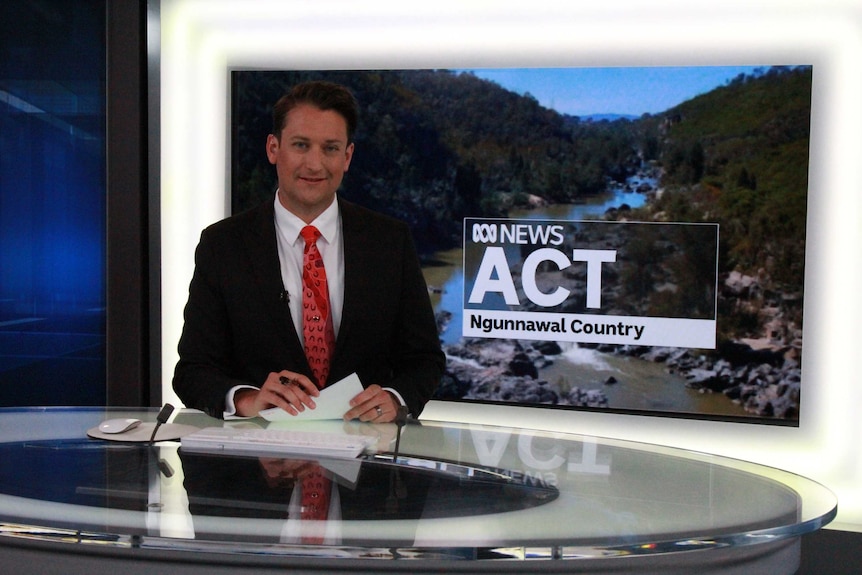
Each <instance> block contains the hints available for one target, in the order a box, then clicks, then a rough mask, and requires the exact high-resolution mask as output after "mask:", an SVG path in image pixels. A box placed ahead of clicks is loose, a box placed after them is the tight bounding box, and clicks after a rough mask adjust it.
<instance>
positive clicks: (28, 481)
mask: <svg viewBox="0 0 862 575" xmlns="http://www.w3.org/2000/svg"><path fill="white" fill-rule="evenodd" d="M114 417H136V418H140V419H143V420H144V421H145V422H153V421H155V417H156V410H145V411H129V410H117V409H105V408H45V409H38V408H32V409H0V462H2V463H0V553H2V556H3V564H4V565H5V567H6V568H13V569H14V571H10V572H17V573H27V572H38V573H41V574H46V573H78V572H80V573H95V572H107V571H108V569H111V570H116V571H120V570H122V572H123V573H124V575H130V574H136V573H147V574H148V575H150V574H152V573H153V572H158V573H164V572H170V573H208V574H213V573H236V572H238V571H239V572H243V571H245V570H248V572H254V573H270V572H272V573H275V572H276V571H278V572H281V573H283V572H285V571H287V572H291V573H329V572H333V571H338V572H346V573H393V572H398V571H403V572H409V573H423V572H428V573H470V572H479V573H526V572H540V573H563V572H566V573H640V574H643V573H656V574H658V573H662V574H673V573H692V572H695V571H696V572H698V573H701V574H704V573H740V574H742V573H745V574H751V573H769V574H770V575H776V574H782V573H788V574H792V573H795V571H796V569H797V568H798V564H799V538H800V536H801V535H803V534H805V533H809V532H812V531H815V530H816V529H819V528H820V527H822V526H823V525H825V524H827V523H828V522H829V521H831V520H832V518H833V517H834V516H835V513H836V500H835V497H834V496H833V495H832V493H831V492H829V491H828V490H827V489H825V488H824V487H822V486H820V485H819V484H817V483H814V482H812V481H810V480H807V479H805V478H803V477H799V476H797V475H794V474H790V473H787V472H783V471H780V470H777V469H772V468H767V467H763V466H759V465H755V464H751V463H746V462H742V461H737V460H731V459H727V458H722V457H716V456H710V455H705V454H701V453H694V452H688V451H683V450H677V449H671V448H665V447H660V446H654V445H645V444H639V443H632V442H625V441H616V440H609V439H602V438H595V437H584V436H575V435H566V434H557V433H546V432H536V431H527V430H517V429H512V428H506V427H488V426H474V425H464V424H455V423H444V422H433V421H423V422H421V423H415V422H411V423H409V424H407V425H405V426H404V427H403V428H402V429H401V438H400V442H398V447H399V450H398V454H397V457H396V456H394V454H393V449H394V447H395V445H396V441H395V438H396V434H397V433H398V431H399V430H398V428H397V427H396V426H395V425H394V424H385V425H372V424H359V423H350V424H344V423H342V422H326V423H325V424H315V425H318V426H319V425H325V426H326V430H333V429H336V428H337V429H338V430H339V431H341V430H343V432H345V433H358V434H366V435H373V436H377V437H378V441H377V445H376V449H375V450H369V451H366V452H365V453H363V454H362V455H361V456H360V457H359V458H357V459H356V460H355V461H354V460H347V461H344V460H342V461H336V462H333V461H330V462H321V463H322V464H323V467H324V468H325V469H326V470H327V473H328V474H329V475H330V476H331V477H332V478H333V479H334V480H335V482H336V484H337V489H338V492H339V498H338V499H339V500H338V504H339V509H340V511H339V514H340V517H339V518H338V519H331V520H330V521H328V522H326V523H327V524H330V523H332V524H331V525H330V527H332V528H333V529H331V532H330V534H333V533H334V536H335V538H336V539H335V540H333V541H330V542H329V543H326V544H309V543H307V542H305V541H303V540H301V539H299V538H297V536H296V532H295V531H292V530H291V528H290V527H289V526H290V524H291V521H294V523H295V521H296V519H295V515H296V514H295V513H294V514H293V515H292V514H291V512H290V505H289V502H290V497H291V492H292V490H293V488H294V481H293V480H292V475H291V473H289V472H288V471H289V470H291V469H294V468H296V467H297V466H298V465H303V464H305V463H306V462H299V461H296V460H295V459H292V458H281V457H273V456H272V455H269V456H266V457H258V456H251V455H245V456H236V455H212V454H201V453H193V452H190V451H189V450H187V449H183V448H182V447H181V443H180V441H157V442H156V443H155V444H154V445H149V444H147V443H127V442H117V441H105V440H101V439H91V438H88V437H87V431H88V430H91V429H92V428H95V427H96V426H98V424H99V423H100V422H101V421H103V420H105V419H109V418H114ZM266 424H267V422H265V421H263V420H258V419H255V420H247V421H244V422H240V423H236V422H232V423H228V424H227V425H245V426H247V425H260V426H264V425H266ZM145 425H147V423H145V424H143V425H142V427H143V426H145ZM213 425H216V426H220V425H225V423H224V422H222V421H219V420H216V419H212V418H209V417H208V416H206V415H203V414H201V413H199V412H194V411H187V410H182V411H180V412H179V413H177V414H176V415H175V416H174V418H173V420H172V422H171V423H170V424H168V426H166V427H170V426H176V427H175V429H179V428H182V427H185V426H189V428H199V427H206V426H213ZM273 425H283V424H273ZM305 425H306V426H308V425H312V424H305ZM163 429H164V428H163ZM331 517H332V516H331Z"/></svg>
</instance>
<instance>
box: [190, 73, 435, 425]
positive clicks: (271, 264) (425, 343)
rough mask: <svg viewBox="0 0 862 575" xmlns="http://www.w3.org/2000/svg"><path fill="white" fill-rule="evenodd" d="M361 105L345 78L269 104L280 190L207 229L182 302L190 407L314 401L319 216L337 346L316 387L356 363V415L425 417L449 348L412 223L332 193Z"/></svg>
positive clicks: (226, 412) (224, 413) (248, 412)
mask: <svg viewBox="0 0 862 575" xmlns="http://www.w3.org/2000/svg"><path fill="white" fill-rule="evenodd" d="M357 119H358V109H357V106H356V102H355V100H354V98H353V95H352V94H351V93H350V92H349V91H348V90H347V89H345V88H344V87H342V86H338V85H336V84H330V83H326V82H310V83H306V84H300V85H298V86H295V87H294V88H293V89H292V90H291V91H290V92H289V93H288V94H287V95H285V96H284V97H282V98H281V99H280V100H279V101H278V102H277V103H276V105H275V106H274V108H273V133H272V134H270V135H269V136H268V137H267V140H266V154H267V157H268V159H269V162H270V163H271V164H273V165H274V166H275V169H276V173H277V177H278V190H277V192H276V194H275V198H273V199H272V200H268V201H265V202H264V203H262V204H261V205H259V206H257V207H255V208H252V209H250V210H248V211H246V212H243V213H241V214H238V215H234V216H231V217H229V218H227V219H225V220H222V221H221V222H218V223H216V224H213V225H211V226H210V227H208V228H207V229H205V230H204V231H203V232H202V234H201V237H200V242H199V244H198V247H197V249H196V252H195V271H194V274H193V278H192V280H191V283H190V286H189V297H188V303H187V304H186V307H185V311H184V320H185V323H184V327H183V332H182V335H181V337H180V341H179V345H178V351H179V361H178V363H177V366H176V369H175V372H174V378H173V386H174V390H175V391H176V393H177V395H178V396H179V398H180V399H181V400H182V401H183V403H185V405H186V406H188V407H192V408H197V409H201V410H203V411H205V412H206V413H208V414H209V415H211V416H214V417H224V418H230V417H251V416H255V415H258V413H259V412H260V411H261V410H263V409H266V408H269V407H273V406H277V407H280V408H282V409H284V410H285V411H287V412H288V413H290V414H296V413H299V412H301V411H304V410H306V409H314V408H315V405H316V404H315V398H316V397H317V396H318V395H319V391H318V386H317V385H316V383H317V382H315V381H313V379H314V377H313V374H312V370H311V369H310V365H309V361H308V360H307V358H306V354H305V351H304V345H303V326H302V297H301V294H302V277H301V267H302V264H303V250H304V246H305V240H304V239H303V237H302V236H301V235H300V230H301V229H302V228H303V227H305V226H306V225H313V226H315V227H316V228H317V229H319V230H320V233H321V234H322V236H321V237H320V238H319V239H318V240H317V242H316V245H317V247H318V248H319V250H320V253H321V256H322V258H323V262H324V267H325V271H326V277H327V282H328V285H329V290H328V292H329V297H330V302H329V305H330V308H331V317H332V320H333V322H332V323H333V329H334V332H335V334H334V335H335V344H334V350H332V351H331V359H330V361H329V374H328V376H327V377H326V381H324V382H320V387H323V386H325V385H326V384H328V383H332V382H335V381H338V380H340V379H342V378H344V377H345V376H347V375H349V374H351V373H353V372H356V373H357V374H358V376H359V378H360V380H361V381H362V384H363V387H364V390H363V391H362V392H361V393H359V394H358V395H357V396H356V397H354V398H353V400H352V401H351V406H352V407H351V409H350V410H349V411H347V413H345V414H344V418H345V419H346V420H350V419H359V420H361V421H373V422H379V423H383V422H390V421H393V420H394V419H395V417H396V415H397V412H398V408H399V406H401V405H405V406H406V407H407V410H408V412H409V413H410V414H412V415H413V416H418V415H419V413H420V412H421V411H422V408H423V407H424V405H425V403H426V402H427V401H428V399H429V398H430V396H431V394H432V393H433V391H434V390H435V389H436V387H437V385H438V384H439V380H440V377H441V375H442V372H443V367H444V364H445V358H444V356H443V354H442V351H441V349H440V342H439V338H438V334H437V328H436V323H435V321H434V315H433V310H432V308H431V304H430V300H429V296H428V290H427V286H426V284H425V281H424V278H423V277H422V273H421V269H420V267H419V260H418V257H417V254H416V250H415V247H414V244H413V241H412V238H411V236H410V232H409V229H408V228H407V226H406V225H405V224H404V223H403V222H399V221H397V220H394V219H392V218H389V217H386V216H384V215H382V214H377V213H375V212H372V211H370V210H367V209H365V208H362V207H360V206H357V205H355V204H352V203H349V202H347V201H344V200H343V199H341V198H339V197H338V196H337V194H336V192H337V190H338V188H339V186H340V185H341V182H342V179H343V177H344V174H345V172H347V170H348V168H349V167H350V162H351V159H352V158H353V153H354V142H353V135H354V132H355V129H356V124H357Z"/></svg>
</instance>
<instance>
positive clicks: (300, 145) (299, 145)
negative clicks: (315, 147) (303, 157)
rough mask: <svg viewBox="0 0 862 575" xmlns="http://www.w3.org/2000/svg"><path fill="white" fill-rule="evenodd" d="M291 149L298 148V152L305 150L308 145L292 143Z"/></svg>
mask: <svg viewBox="0 0 862 575" xmlns="http://www.w3.org/2000/svg"><path fill="white" fill-rule="evenodd" d="M293 147H294V148H299V149H300V150H305V149H306V148H308V144H306V143H305V142H294V143H293Z"/></svg>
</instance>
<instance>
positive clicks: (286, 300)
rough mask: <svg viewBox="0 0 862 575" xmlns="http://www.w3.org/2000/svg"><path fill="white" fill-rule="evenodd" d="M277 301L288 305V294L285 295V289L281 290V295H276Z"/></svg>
mask: <svg viewBox="0 0 862 575" xmlns="http://www.w3.org/2000/svg"><path fill="white" fill-rule="evenodd" d="M278 299H279V300H281V301H283V302H285V303H290V294H289V293H287V290H286V289H283V290H281V293H279V294H278Z"/></svg>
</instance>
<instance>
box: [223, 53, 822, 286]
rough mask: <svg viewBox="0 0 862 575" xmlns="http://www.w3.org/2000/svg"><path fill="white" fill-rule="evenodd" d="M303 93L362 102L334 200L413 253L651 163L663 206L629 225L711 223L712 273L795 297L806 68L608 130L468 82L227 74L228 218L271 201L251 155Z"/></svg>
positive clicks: (407, 74)
mask: <svg viewBox="0 0 862 575" xmlns="http://www.w3.org/2000/svg"><path fill="white" fill-rule="evenodd" d="M312 78H325V79H328V80H332V81H336V82H341V83H344V84H346V85H348V86H349V87H350V88H351V89H352V90H353V91H354V93H355V94H356V97H357V99H358V101H359V102H360V106H361V121H360V129H359V131H358V133H357V136H356V153H355V156H354V161H353V164H352V166H351V169H350V172H349V173H348V175H347V178H346V179H345V182H344V185H343V188H342V193H343V195H344V196H345V197H347V198H348V199H352V200H354V201H357V202H359V203H362V204H364V205H366V206H369V207H372V208H375V209H378V210H381V211H383V212H386V213H389V214H392V215H394V216H396V217H399V218H401V219H403V220H405V221H407V222H408V223H410V224H411V226H412V227H413V229H414V233H415V235H416V239H417V243H418V245H419V247H420V250H421V251H422V252H423V253H426V254H427V253H431V252H433V251H435V250H439V249H445V248H449V247H454V246H457V245H459V244H460V242H461V228H460V221H461V219H462V218H463V217H465V216H503V215H505V214H506V213H507V210H508V209H510V208H511V207H513V206H526V205H528V203H529V202H530V200H531V199H532V200H534V201H535V200H536V199H539V198H540V199H542V200H545V201H548V202H551V203H567V202H575V201H578V200H579V199H582V198H583V197H585V196H589V195H594V194H599V193H602V192H604V191H605V190H606V188H607V186H608V183H609V182H610V181H612V180H615V181H618V182H621V181H623V180H624V178H625V177H626V176H627V175H630V174H632V173H634V171H635V170H637V169H638V167H640V165H641V163H642V162H653V163H655V164H656V165H657V166H658V167H659V168H660V169H661V173H662V180H661V187H662V188H663V193H662V194H661V195H660V196H658V197H657V198H656V199H655V200H654V201H653V202H651V203H650V205H649V207H648V208H647V209H645V210H644V211H642V212H641V213H639V214H636V217H640V218H644V219H653V218H657V219H663V220H666V221H709V222H719V223H720V224H721V235H722V242H721V244H722V249H723V253H722V254H721V267H722V271H724V272H729V271H730V270H733V269H739V270H741V271H743V272H745V273H752V274H754V273H757V272H758V270H759V271H760V272H761V273H763V272H766V273H767V274H768V275H769V277H770V278H771V281H772V282H776V283H778V284H781V285H783V286H799V287H801V285H802V274H803V263H804V258H803V255H804V241H805V217H806V209H805V208H806V197H807V189H808V177H807V168H808V136H809V123H810V122H809V118H810V109H811V102H810V97H811V81H812V78H811V68H810V67H800V68H779V67H776V68H770V69H768V70H763V71H762V72H761V73H758V74H755V75H753V76H740V77H738V78H736V79H735V80H733V81H732V82H729V83H728V84H727V85H725V86H722V87H719V88H717V89H715V90H713V91H712V92H709V93H707V94H704V95H702V96H699V97H697V98H694V99H692V100H689V101H687V102H684V103H681V104H680V105H678V106H676V107H675V108H672V109H670V110H668V111H666V112H664V113H662V114H656V115H647V116H644V117H642V118H640V119H638V120H634V121H629V120H625V119H623V120H617V121H614V122H609V121H601V122H591V121H581V120H580V119H578V118H573V117H567V116H563V115H561V114H559V113H557V112H555V111H552V110H548V109H546V108H543V107H542V106H540V105H539V103H538V102H537V101H536V100H535V98H533V97H531V96H530V95H529V94H526V95H518V94H514V93H512V92H509V91H507V90H504V89H503V88H501V87H500V86H498V85H497V84H495V83H493V82H489V81H487V80H482V79H479V78H477V77H475V76H473V75H471V74H468V73H458V74H456V73H454V72H450V71H430V70H428V71H416V70H408V71H385V72H374V71H370V72H353V71H350V72H238V73H234V82H233V94H232V98H233V110H234V113H235V117H234V118H233V122H232V125H233V130H234V133H233V150H234V151H233V154H234V157H233V162H232V185H233V187H232V190H233V200H234V204H233V207H234V211H238V210H241V209H244V208H247V207H249V206H250V205H253V204H254V203H256V202H257V201H259V200H260V199H261V198H264V197H269V196H270V194H271V193H272V191H273V190H274V188H275V176H274V170H273V169H272V166H270V165H269V164H268V163H267V161H266V157H265V155H264V151H263V148H264V141H265V139H266V135H267V134H268V133H269V132H270V131H271V126H270V115H269V110H270V107H271V105H272V103H273V102H274V101H275V100H276V99H277V98H278V97H279V96H280V95H281V94H282V93H283V92H284V90H285V89H286V88H287V87H289V86H291V85H292V84H294V83H296V82H299V81H302V80H307V79H312Z"/></svg>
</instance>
